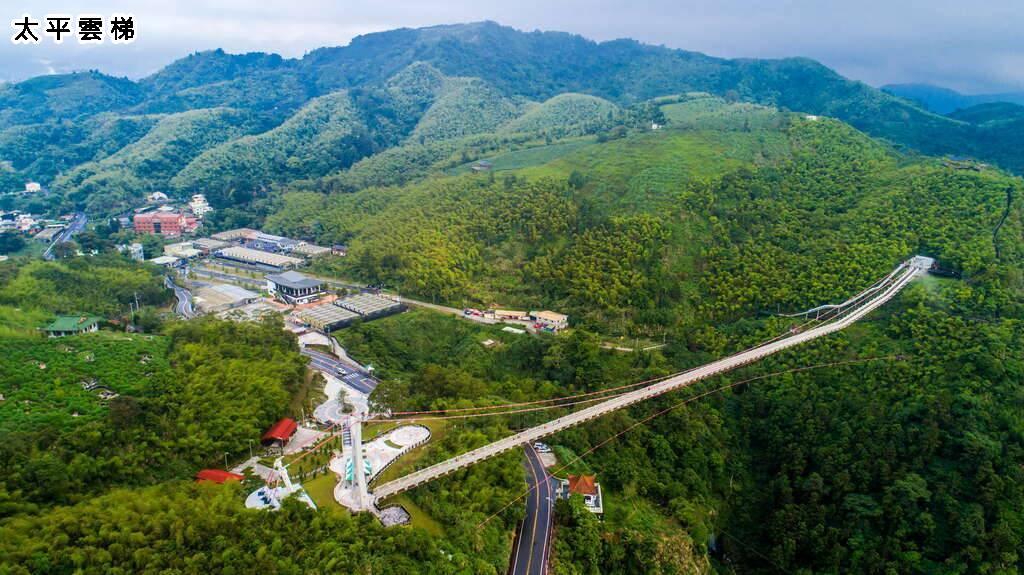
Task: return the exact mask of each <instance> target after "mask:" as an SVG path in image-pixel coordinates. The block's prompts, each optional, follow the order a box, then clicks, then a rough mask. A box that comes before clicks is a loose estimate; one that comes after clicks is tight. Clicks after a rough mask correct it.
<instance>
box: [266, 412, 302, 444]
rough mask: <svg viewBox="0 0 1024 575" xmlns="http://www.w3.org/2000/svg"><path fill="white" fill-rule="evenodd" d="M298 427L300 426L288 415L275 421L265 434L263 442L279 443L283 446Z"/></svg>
mask: <svg viewBox="0 0 1024 575" xmlns="http://www.w3.org/2000/svg"><path fill="white" fill-rule="evenodd" d="M298 427H299V426H298V425H297V424H296V423H295V420H293V419H290V418H287V417H286V418H284V419H282V420H281V421H278V422H277V423H275V424H274V426H273V427H271V428H270V429H268V430H267V432H266V433H264V434H263V439H262V443H263V445H274V444H277V445H282V446H283V445H284V444H285V443H287V442H288V440H289V439H290V438H291V436H292V435H293V434H294V433H295V430H296V429H298Z"/></svg>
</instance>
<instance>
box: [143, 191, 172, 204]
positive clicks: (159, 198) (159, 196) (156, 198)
mask: <svg viewBox="0 0 1024 575" xmlns="http://www.w3.org/2000/svg"><path fill="white" fill-rule="evenodd" d="M169 200H170V198H168V197H167V194H165V193H163V192H153V193H152V194H149V195H148V196H146V201H147V202H149V203H151V204H162V203H164V202H166V201H169Z"/></svg>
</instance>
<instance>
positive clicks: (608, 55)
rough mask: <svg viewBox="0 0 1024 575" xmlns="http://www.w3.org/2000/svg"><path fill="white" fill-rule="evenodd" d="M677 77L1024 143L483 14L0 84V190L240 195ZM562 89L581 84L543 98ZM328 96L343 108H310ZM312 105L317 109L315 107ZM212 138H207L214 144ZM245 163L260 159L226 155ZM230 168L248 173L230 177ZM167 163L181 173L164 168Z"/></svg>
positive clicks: (801, 85) (992, 145)
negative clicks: (136, 71) (125, 160)
mask: <svg viewBox="0 0 1024 575" xmlns="http://www.w3.org/2000/svg"><path fill="white" fill-rule="evenodd" d="M396 82H397V84H396ZM688 92H707V93H710V94H714V95H717V96H720V97H723V98H726V99H727V100H729V101H742V102H748V103H753V104H760V105H765V106H772V107H777V108H781V109H788V110H793V111H798V112H803V113H807V114H814V115H823V116H832V117H835V118H838V119H840V120H843V121H844V122H847V123H849V124H850V125H852V126H853V127H855V128H857V129H859V130H862V131H864V132H866V133H867V134H869V135H871V136H874V137H877V138H881V139H884V140H887V141H889V142H891V143H893V144H895V145H897V146H898V147H902V148H906V149H914V150H918V151H920V152H923V153H925V154H931V155H936V154H955V155H967V156H974V157H978V158H980V159H984V160H985V161H988V162H991V163H995V164H998V165H1000V166H1002V167H1004V168H1007V169H1010V170H1014V171H1017V172H1018V173H1021V172H1024V149H1022V147H1021V146H1019V145H1015V144H1016V143H1018V142H1019V140H1020V139H1021V137H1022V136H1021V135H1020V134H1019V130H1018V129H1017V128H1018V127H1017V126H1016V125H1015V123H1014V122H1010V123H1007V122H995V123H993V122H983V123H978V122H967V121H962V120H959V119H955V118H950V117H945V116H942V115H939V114H935V113H933V112H930V111H928V110H925V109H923V108H921V107H919V106H917V105H916V104H914V103H912V102H910V101H908V100H906V99H904V98H900V97H896V96H893V95H891V94H888V93H885V92H883V91H881V90H878V89H875V88H872V87H870V86H868V85H866V84H863V83H861V82H856V81H851V80H849V79H846V78H844V77H842V76H841V75H839V74H838V73H836V72H835V71H833V70H831V69H829V68H827V67H825V66H824V65H822V64H820V63H818V62H815V61H813V60H809V59H806V58H787V59H778V60H756V59H735V60H730V59H722V58H715V57H711V56H707V55H704V54H700V53H696V52H688V51H684V50H676V49H669V48H665V47H658V46H649V45H644V44H641V43H639V42H636V41H633V40H613V41H609V42H600V43H599V42H594V41H592V40H588V39H586V38H583V37H581V36H577V35H572V34H568V33H564V32H522V31H519V30H515V29H513V28H509V27H505V26H501V25H498V24H496V23H494V22H478V23H471V24H454V25H443V26H433V27H429V28H420V29H408V28H403V29H398V30H391V31H387V32H380V33H374V34H367V35H365V36H359V37H357V38H355V39H353V40H352V42H351V43H350V44H349V45H347V46H343V47H332V48H321V49H317V50H314V51H313V52H310V53H309V54H307V55H305V56H304V57H302V58H300V59H289V58H283V57H281V56H278V55H276V54H263V53H249V54H238V55H235V54H228V53H226V52H224V51H223V50H213V51H209V52H200V53H195V54H192V55H190V56H187V57H185V58H182V59H180V60H178V61H176V62H174V63H172V64H170V65H168V66H167V67H165V68H164V69H162V70H160V71H159V72H157V73H155V74H153V75H151V76H149V77H146V78H143V79H141V80H139V81H137V82H134V81H131V80H127V79H122V78H113V77H110V76H106V75H104V74H101V73H99V72H87V73H77V74H68V75H63V76H48V77H40V78H33V79H30V80H27V81H24V82H21V83H18V84H11V85H4V86H0V166H3V167H4V168H5V169H4V170H0V188H8V189H9V188H17V187H20V186H21V185H23V182H24V181H25V180H38V181H41V182H43V183H45V184H51V183H55V184H57V185H55V186H53V187H54V189H55V190H56V191H58V192H63V193H64V194H65V196H66V197H70V198H72V200H73V202H74V204H75V205H76V206H89V205H95V206H97V207H98V206H104V209H106V208H113V207H114V206H113V205H111V204H110V203H109V202H95V201H91V200H90V198H89V196H91V195H95V194H96V193H101V191H102V189H103V187H104V186H107V185H115V184H124V183H126V182H127V185H126V186H121V187H120V188H119V189H127V188H135V187H137V186H135V185H134V184H133V183H132V182H142V183H143V184H144V185H145V186H148V187H160V186H163V185H166V186H167V188H168V191H174V192H177V193H182V194H187V193H190V192H196V191H202V192H209V191H210V190H209V189H208V186H209V185H210V184H211V183H213V184H215V187H218V186H219V187H221V188H222V189H221V190H220V191H219V192H218V191H217V190H214V193H213V196H214V197H218V196H221V197H223V198H228V196H229V195H230V196H231V197H234V198H245V197H250V193H251V192H252V191H254V190H266V189H268V188H269V187H270V186H272V185H281V184H287V183H288V182H289V181H292V180H295V179H307V178H315V177H319V176H322V175H324V174H326V173H333V172H338V171H341V170H346V169H348V168H349V166H351V165H353V164H354V163H356V162H358V161H359V160H360V159H361V158H364V157H367V156H371V155H376V154H379V153H382V152H385V151H388V150H389V149H391V148H394V147H396V146H398V145H400V144H403V143H404V142H407V141H408V140H410V139H414V140H417V141H418V143H419V144H426V145H430V144H431V143H432V142H437V141H440V140H444V139H451V138H461V137H465V136H468V135H478V134H482V133H487V132H491V131H494V130H499V131H500V130H504V129H505V128H504V126H511V128H510V129H514V128H515V127H516V126H520V127H525V128H529V129H542V130H548V129H552V128H555V126H553V125H548V124H551V123H552V122H555V123H557V122H575V123H577V124H578V125H586V126H590V127H589V128H587V129H593V125H594V122H595V118H597V117H600V116H603V115H606V114H607V112H608V111H611V110H613V109H614V108H615V107H619V108H621V107H627V106H631V105H634V104H638V103H641V102H645V101H647V100H650V99H652V98H655V97H659V96H666V95H673V94H682V93H688ZM339 94H341V95H339ZM567 94H573V95H574V96H573V97H572V98H569V99H563V100H555V101H552V102H551V103H550V104H549V105H548V106H546V107H545V108H537V107H536V106H537V105H539V104H541V103H544V102H547V101H549V100H551V99H552V98H554V97H559V96H563V97H564V96H565V95H567ZM327 97H329V98H327ZM324 98H327V99H326V100H325V99H324ZM586 98H599V99H600V100H587V99H586ZM328 101H330V102H333V104H332V106H334V104H336V105H337V106H340V107H333V112H328V113H321V112H324V111H325V110H324V109H323V104H324V103H325V102H328ZM602 102H607V103H602ZM318 103H319V104H318ZM318 105H319V106H320V110H319V111H317V112H313V113H312V114H311V110H310V109H308V108H309V107H310V106H318ZM198 110H218V112H215V113H214V112H210V113H207V114H204V115H201V116H197V117H195V118H192V120H199V119H201V120H202V121H201V122H196V121H160V120H161V119H163V118H165V117H166V116H167V115H174V114H182V113H187V112H192V111H198ZM531 110H532V111H533V113H532V114H531V113H530V112H531ZM232 111H234V112H232ZM235 112H237V114H236V113H235ZM302 114H306V115H305V116H303V115H302ZM523 114H530V115H529V116H527V117H523ZM577 114H581V116H580V117H575V116H576V115H577ZM296 115H299V116H296ZM309 117H313V118H316V119H317V120H316V122H315V125H316V129H315V132H316V133H315V134H312V135H311V137H310V138H309V139H303V138H301V137H299V135H300V134H301V133H302V131H301V130H299V129H297V128H298V126H297V125H296V122H301V121H303V118H309ZM520 117H523V119H522V120H521V121H520V122H519V123H518V124H509V122H511V121H512V120H515V119H516V118H520ZM580 122H582V124H580ZM336 123H341V124H345V125H344V126H341V125H337V126H336V125H335V124H336ZM157 126H159V129H161V130H163V131H164V132H163V133H161V134H160V137H159V138H156V137H152V138H150V139H149V140H142V138H143V137H144V136H145V135H146V133H147V130H151V129H157ZM204 126H205V128H204ZM111 127H115V128H117V129H116V131H112V130H111ZM279 127H285V129H284V130H279V129H278V128H279ZM72 128H74V129H72ZM174 129H178V130H181V134H175V133H173V132H172V130H174ZM197 129H200V130H202V129H206V130H222V129H224V130H228V132H227V133H226V134H227V135H228V136H230V137H228V138H227V139H226V141H225V140H224V139H222V138H220V137H216V136H213V135H210V134H206V133H196V132H195V130H197ZM272 130H277V131H274V132H271V131H272ZM190 131H191V133H190ZM27 133H32V134H46V135H47V139H46V141H45V145H42V146H41V147H40V144H39V142H40V140H39V139H38V138H25V137H23V135H24V134H27ZM105 134H111V135H110V137H107V136H105ZM243 138H244V139H243ZM182 139H184V140H188V141H190V142H194V143H195V145H194V146H189V145H185V144H184V142H180V141H179V140H182ZM293 140H294V141H293ZM152 141H159V142H164V143H165V144H171V145H164V146H163V149H165V150H168V151H172V152H173V154H172V155H170V156H168V155H167V153H165V152H160V151H158V150H134V151H133V152H132V154H131V156H132V157H134V158H139V159H142V158H145V159H146V161H145V162H139V164H138V165H139V166H140V169H143V170H148V169H149V167H150V166H158V167H159V170H158V171H151V173H144V174H138V173H135V174H127V177H128V179H127V180H122V181H116V180H112V179H106V180H102V179H96V178H94V179H93V180H92V181H93V182H95V183H97V184H98V185H95V186H93V187H92V189H93V191H91V192H88V193H83V192H82V190H81V189H79V188H78V187H75V188H74V189H64V187H63V186H62V185H61V184H62V183H65V182H66V183H69V185H70V184H71V183H73V182H74V181H75V179H74V178H67V177H66V176H67V175H68V174H73V173H75V170H76V168H79V167H80V166H82V165H84V164H88V163H93V162H100V161H102V160H103V159H104V158H107V157H109V156H111V155H113V154H116V153H117V152H118V150H120V149H121V148H122V147H125V146H130V145H132V144H133V143H135V142H142V143H143V144H145V143H147V142H152ZM111 142H115V143H114V144H112V143H111ZM269 143H274V144H273V145H271V146H270V147H267V146H268V145H269ZM210 146H216V148H217V149H216V151H214V150H212V149H210V150H209V151H208V148H210ZM261 150H262V151H261ZM264 152H266V153H267V154H274V155H273V156H271V157H269V159H268V161H267V162H265V163H261V162H260V159H259V158H258V157H256V155H258V154H260V153H264ZM436 153H443V152H441V151H440V149H438V151H437V152H436ZM128 155H129V154H128V153H127V152H126V153H124V154H122V156H121V157H127V156H128ZM244 166H249V167H252V166H259V169H253V170H241V169H235V168H242V167H244ZM110 168H116V166H109V165H108V166H104V169H103V170H102V173H104V174H112V173H113V172H111V170H110ZM186 168H188V171H187V172H186V171H185V170H186ZM90 170H93V168H90ZM232 172H234V173H235V174H239V173H241V172H245V173H246V176H245V177H242V178H239V177H237V176H236V177H233V178H227V176H226V174H229V173H232ZM77 173H78V174H79V175H82V174H87V173H93V172H91V171H90V172H85V171H78V172H77ZM96 173H99V172H96ZM154 174H157V175H158V177H156V176H154ZM165 174H185V175H187V176H188V177H172V178H171V179H170V180H166V176H165ZM225 178H227V179H225ZM229 180H230V182H229ZM82 181H85V180H82ZM99 184H102V185H99ZM228 184H230V185H228ZM143 191H144V190H141V189H140V190H137V192H138V193H142V192H143ZM220 192H223V193H220ZM232 201H234V200H232ZM239 201H241V200H239Z"/></svg>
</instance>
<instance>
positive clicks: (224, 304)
mask: <svg viewBox="0 0 1024 575" xmlns="http://www.w3.org/2000/svg"><path fill="white" fill-rule="evenodd" d="M258 299H260V294H258V293H255V292H252V291H249V290H247V289H245V288H241V287H238V286H236V285H231V284H213V285H210V286H206V287H201V288H199V289H197V290H196V291H195V293H194V300H195V304H196V308H197V309H198V310H199V311H200V312H201V313H219V312H222V311H227V310H229V309H235V308H239V307H242V306H244V305H248V304H251V303H253V302H255V301H257V300H258Z"/></svg>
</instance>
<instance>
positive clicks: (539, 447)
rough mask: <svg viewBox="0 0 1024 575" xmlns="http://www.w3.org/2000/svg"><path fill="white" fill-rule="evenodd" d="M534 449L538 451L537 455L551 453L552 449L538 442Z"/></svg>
mask: <svg viewBox="0 0 1024 575" xmlns="http://www.w3.org/2000/svg"><path fill="white" fill-rule="evenodd" d="M533 448H534V449H536V450H537V453H551V447H550V446H548V444H547V443H541V442H539V441H538V442H537V443H534V444H533Z"/></svg>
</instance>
